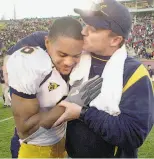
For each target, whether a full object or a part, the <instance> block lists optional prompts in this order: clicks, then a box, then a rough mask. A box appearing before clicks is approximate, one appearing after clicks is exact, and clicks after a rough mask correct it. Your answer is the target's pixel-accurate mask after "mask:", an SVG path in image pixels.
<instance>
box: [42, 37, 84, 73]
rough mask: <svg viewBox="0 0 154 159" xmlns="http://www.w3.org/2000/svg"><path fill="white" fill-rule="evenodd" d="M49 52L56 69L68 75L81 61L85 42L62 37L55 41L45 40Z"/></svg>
mask: <svg viewBox="0 0 154 159" xmlns="http://www.w3.org/2000/svg"><path fill="white" fill-rule="evenodd" d="M45 44H46V48H47V52H48V54H49V55H50V57H51V59H52V62H53V63H54V65H55V66H56V69H57V70H58V71H59V72H60V73H61V74H63V75H68V74H70V72H71V71H72V69H73V67H74V66H75V65H76V64H77V63H78V62H79V61H80V56H81V53H82V47H83V41H82V40H76V39H73V38H69V37H64V36H60V37H58V38H57V39H56V40H55V41H52V40H50V39H49V38H48V37H47V38H46V40H45Z"/></svg>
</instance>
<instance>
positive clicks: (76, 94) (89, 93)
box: [65, 76, 103, 107]
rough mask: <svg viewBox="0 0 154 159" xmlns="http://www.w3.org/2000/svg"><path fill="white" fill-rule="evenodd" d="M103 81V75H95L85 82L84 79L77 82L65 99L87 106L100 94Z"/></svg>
mask: <svg viewBox="0 0 154 159" xmlns="http://www.w3.org/2000/svg"><path fill="white" fill-rule="evenodd" d="M102 81H103V79H102V78H101V77H99V76H95V77H94V78H91V79H90V80H88V81H87V82H84V83H83V84H81V83H82V80H80V81H77V82H75V83H74V84H73V86H72V87H71V90H70V92H69V94H68V96H67V97H66V99H65V101H68V102H70V103H75V104H77V105H79V106H81V107H83V106H87V105H88V104H89V103H90V102H91V101H92V100H93V99H94V98H96V97H97V96H98V95H99V94H100V92H101V87H102Z"/></svg>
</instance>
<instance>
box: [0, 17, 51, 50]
mask: <svg viewBox="0 0 154 159" xmlns="http://www.w3.org/2000/svg"><path fill="white" fill-rule="evenodd" d="M51 22H52V21H51V19H37V18H36V19H23V20H9V21H6V22H5V23H6V28H5V29H3V30H1V31H0V47H1V48H2V50H1V52H2V53H6V51H7V50H8V49H9V48H10V47H11V46H12V45H14V44H15V43H16V42H17V41H18V40H20V39H21V38H23V37H25V36H26V35H28V34H31V33H33V32H35V31H42V30H43V31H47V30H48V26H49V25H50V24H51Z"/></svg>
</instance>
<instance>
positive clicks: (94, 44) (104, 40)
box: [82, 25, 111, 54]
mask: <svg viewBox="0 0 154 159" xmlns="http://www.w3.org/2000/svg"><path fill="white" fill-rule="evenodd" d="M110 32H111V31H110V30H103V29H100V30H96V29H95V28H94V27H93V26H89V25H86V26H85V27H84V28H83V30H82V35H83V36H84V45H83V50H86V51H88V52H94V53H96V54H99V53H100V52H105V51H106V49H108V48H109V47H110V43H111V38H110V37H109V34H110Z"/></svg>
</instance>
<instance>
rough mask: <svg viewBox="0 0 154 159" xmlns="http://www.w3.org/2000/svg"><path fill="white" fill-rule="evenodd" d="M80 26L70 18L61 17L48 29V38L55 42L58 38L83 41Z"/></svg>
mask: <svg viewBox="0 0 154 159" xmlns="http://www.w3.org/2000/svg"><path fill="white" fill-rule="evenodd" d="M81 31H82V25H81V24H80V22H79V21H77V20H76V19H74V18H72V17H62V18H59V19H56V20H55V21H54V22H53V24H52V25H51V27H50V28H49V34H48V37H49V38H50V39H51V40H54V41H55V40H56V39H57V38H58V37H59V36H65V37H70V38H73V39H76V40H83V35H82V34H81Z"/></svg>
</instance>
